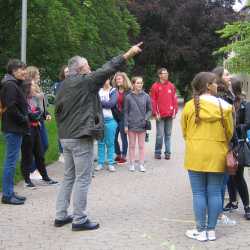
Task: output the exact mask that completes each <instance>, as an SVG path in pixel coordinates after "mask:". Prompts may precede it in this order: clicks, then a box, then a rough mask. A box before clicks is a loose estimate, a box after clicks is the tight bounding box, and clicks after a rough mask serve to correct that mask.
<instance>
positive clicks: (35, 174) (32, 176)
mask: <svg viewBox="0 0 250 250" xmlns="http://www.w3.org/2000/svg"><path fill="white" fill-rule="evenodd" d="M30 179H31V180H41V179H42V176H41V175H40V173H39V172H38V170H35V171H34V172H33V173H31V174H30Z"/></svg>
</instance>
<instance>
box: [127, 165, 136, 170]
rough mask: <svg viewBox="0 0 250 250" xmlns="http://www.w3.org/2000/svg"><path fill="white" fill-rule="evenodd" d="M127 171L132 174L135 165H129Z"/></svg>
mask: <svg viewBox="0 0 250 250" xmlns="http://www.w3.org/2000/svg"><path fill="white" fill-rule="evenodd" d="M128 170H129V171H131V172H134V171H135V165H133V164H131V165H129V168H128Z"/></svg>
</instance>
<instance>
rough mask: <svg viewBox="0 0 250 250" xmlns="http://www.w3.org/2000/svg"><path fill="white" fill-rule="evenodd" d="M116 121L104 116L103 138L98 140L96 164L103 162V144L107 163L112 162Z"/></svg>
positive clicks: (110, 163)
mask: <svg viewBox="0 0 250 250" xmlns="http://www.w3.org/2000/svg"><path fill="white" fill-rule="evenodd" d="M116 128H117V123H116V121H115V120H114V119H113V118H104V138H103V139H102V140H99V141H98V164H99V165H103V164H104V162H105V151H106V149H105V145H106V147H107V160H108V164H109V165H112V164H114V152H115V147H114V141H115V131H116Z"/></svg>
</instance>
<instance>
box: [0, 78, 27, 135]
mask: <svg viewBox="0 0 250 250" xmlns="http://www.w3.org/2000/svg"><path fill="white" fill-rule="evenodd" d="M22 85H23V82H22V81H18V80H17V79H16V78H15V77H14V76H12V75H10V74H6V75H5V77H4V78H3V80H2V81H1V84H0V98H1V102H2V104H3V106H4V107H6V111H5V112H4V113H3V114H2V121H1V124H2V131H3V132H4V133H19V134H27V133H28V132H29V126H28V106H27V101H26V98H25V95H24V92H23V86H22Z"/></svg>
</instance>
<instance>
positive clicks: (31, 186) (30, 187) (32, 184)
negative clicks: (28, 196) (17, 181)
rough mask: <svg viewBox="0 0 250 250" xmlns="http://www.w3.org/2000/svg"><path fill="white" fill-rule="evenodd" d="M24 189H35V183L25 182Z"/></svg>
mask: <svg viewBox="0 0 250 250" xmlns="http://www.w3.org/2000/svg"><path fill="white" fill-rule="evenodd" d="M24 187H27V188H29V189H35V188H36V186H35V185H34V183H33V182H31V181H29V182H24Z"/></svg>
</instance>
